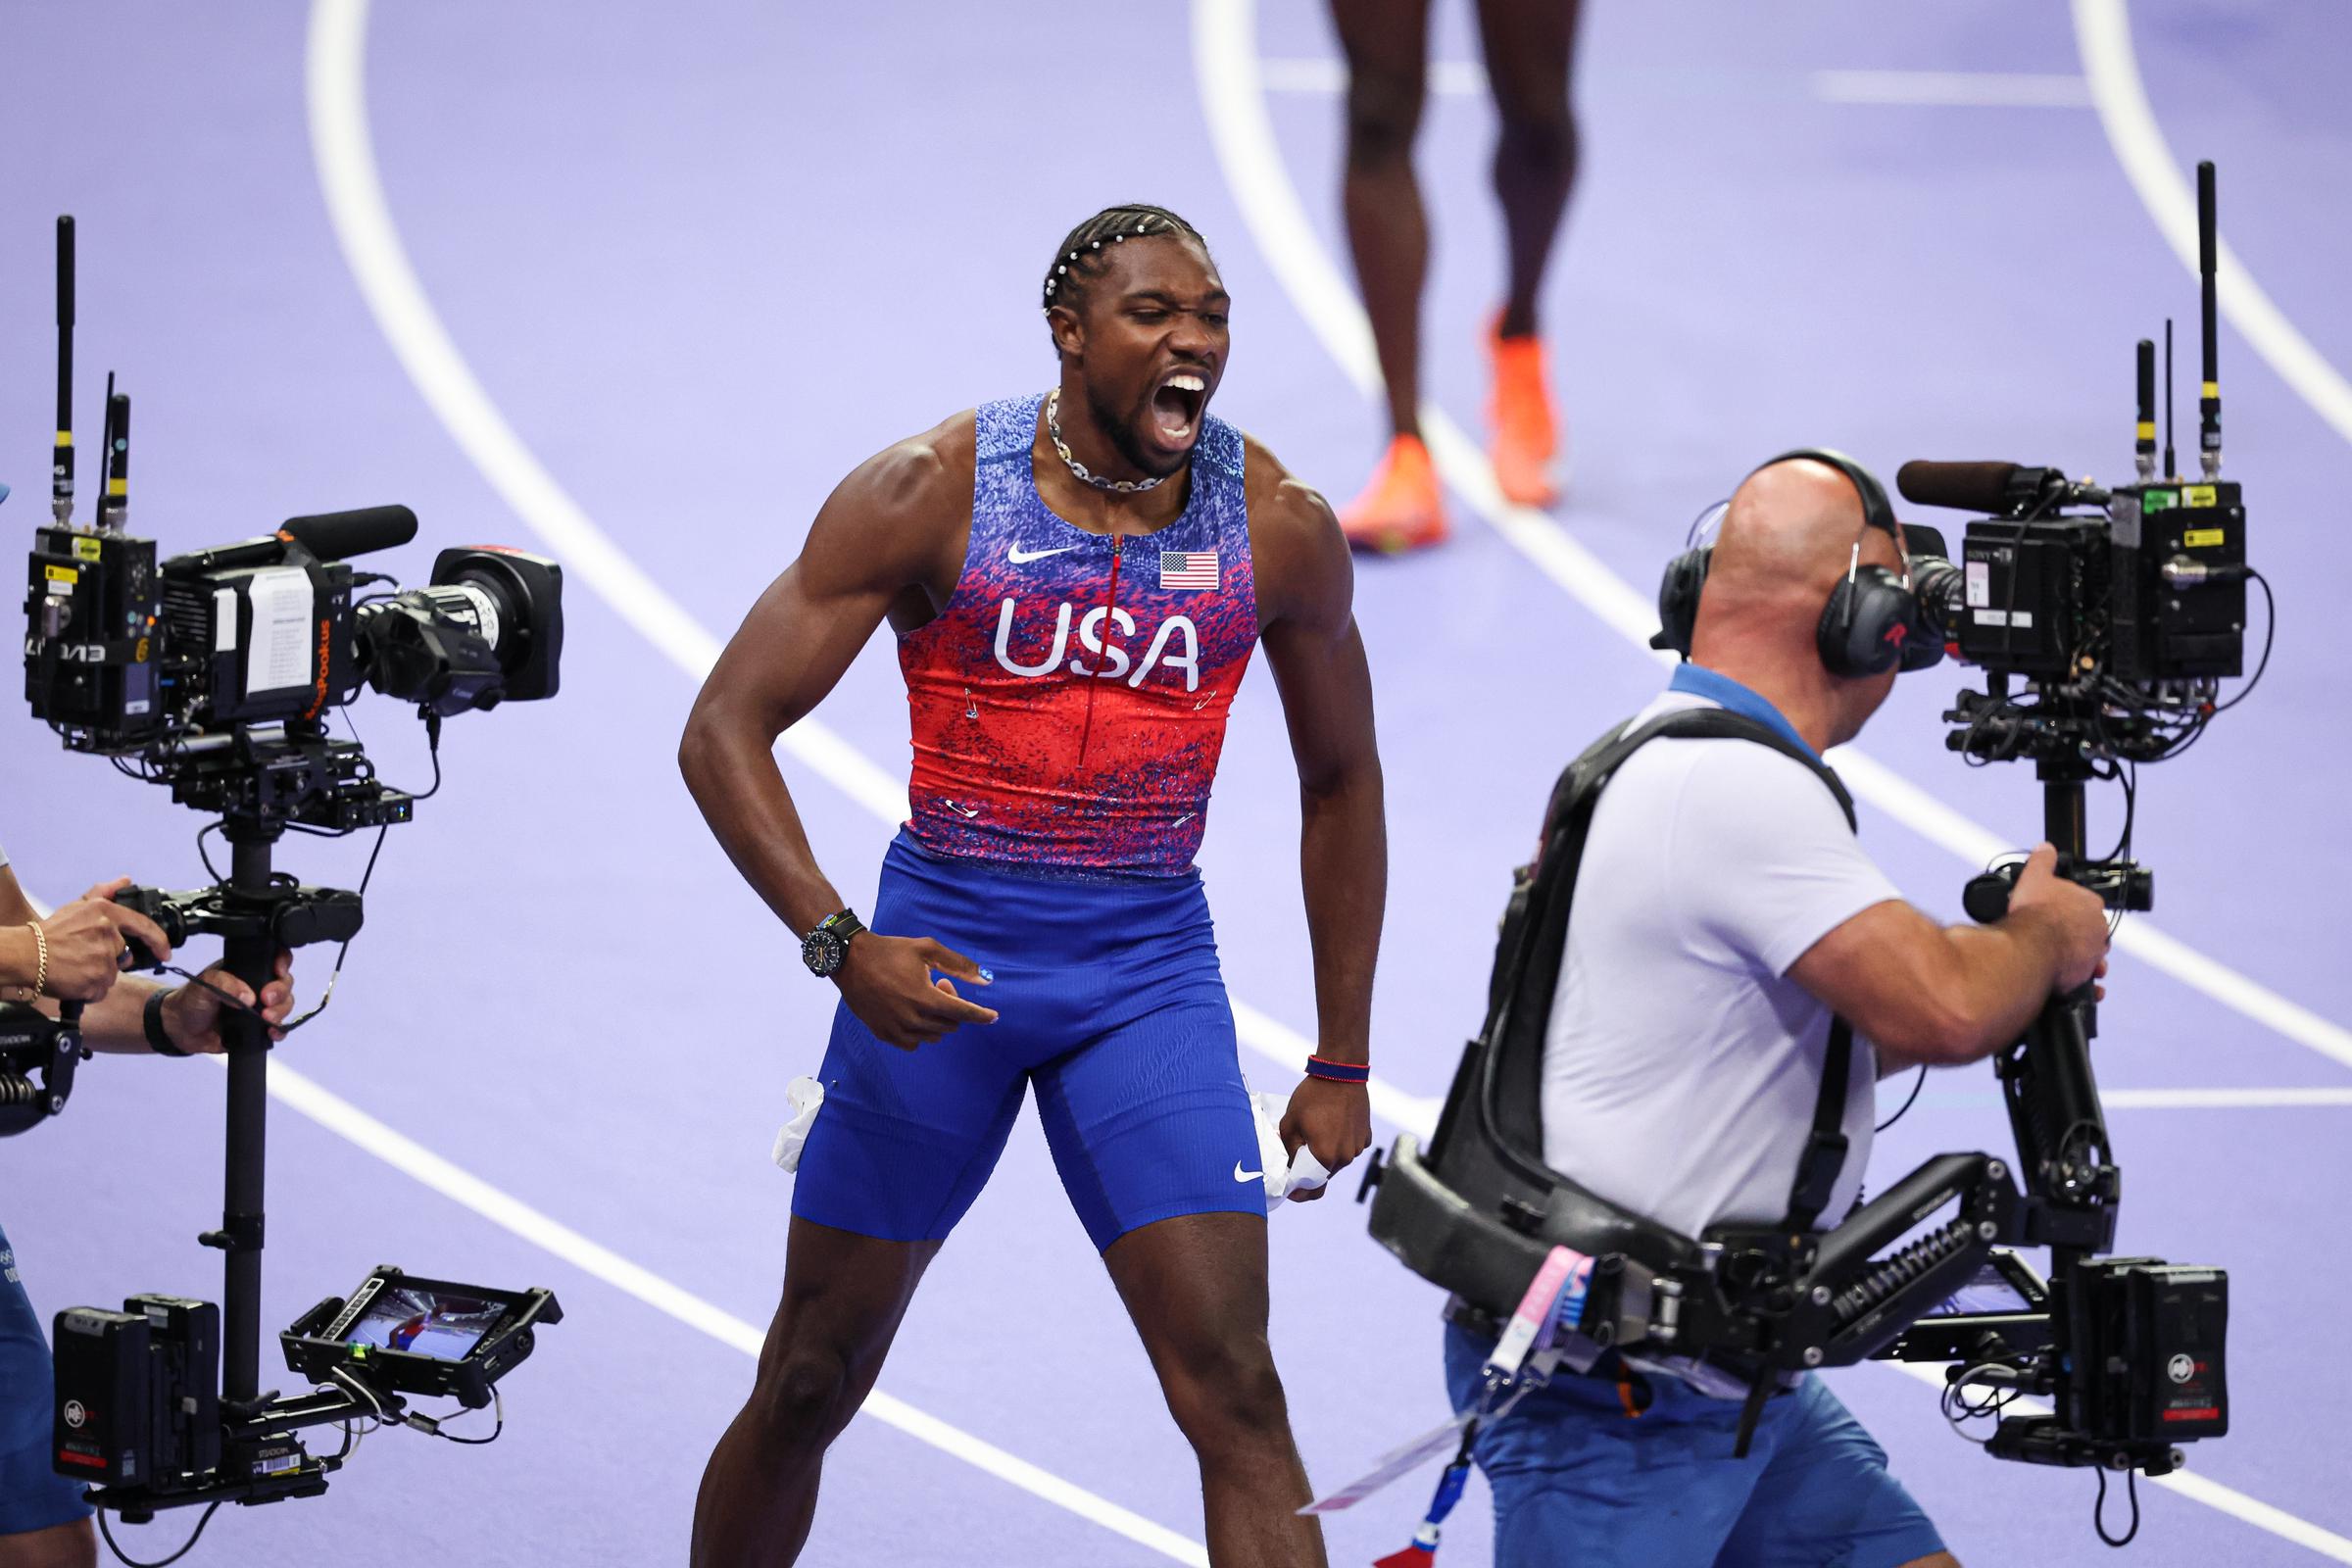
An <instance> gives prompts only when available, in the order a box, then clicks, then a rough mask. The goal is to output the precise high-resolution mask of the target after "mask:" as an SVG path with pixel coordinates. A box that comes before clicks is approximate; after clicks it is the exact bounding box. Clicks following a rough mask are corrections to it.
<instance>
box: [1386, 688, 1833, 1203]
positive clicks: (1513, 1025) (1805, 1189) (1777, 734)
mask: <svg viewBox="0 0 2352 1568" xmlns="http://www.w3.org/2000/svg"><path fill="white" fill-rule="evenodd" d="M1660 738H1665V739H1692V740H1695V739H1720V740H1744V741H1752V742H1754V743H1755V744H1757V745H1759V746H1768V747H1770V748H1771V749H1772V750H1774V751H1776V752H1779V753H1780V754H1781V755H1782V756H1784V757H1788V758H1790V759H1792V760H1795V761H1797V762H1800V763H1802V764H1803V765H1804V766H1805V768H1806V769H1807V770H1808V771H1809V772H1811V773H1812V774H1813V775H1814V776H1815V777H1817V778H1819V779H1820V780H1821V781H1822V783H1823V784H1825V785H1827V786H1828V788H1829V791H1830V793H1831V794H1832V795H1833V796H1835V797H1836V798H1837V801H1838V809H1839V810H1840V811H1842V812H1843V813H1844V814H1845V823H1846V826H1847V827H1848V828H1852V827H1854V826H1855V821H1854V802H1853V797H1852V796H1850V795H1848V794H1847V793H1846V789H1845V785H1844V784H1843V783H1842V782H1841V781H1840V780H1839V779H1838V775H1837V773H1836V772H1835V771H1833V770H1832V769H1831V768H1830V766H1829V764H1828V763H1826V762H1824V761H1822V760H1820V759H1819V758H1818V757H1815V756H1814V755H1813V754H1812V753H1811V752H1810V751H1808V750H1806V749H1805V748H1804V747H1803V746H1801V745H1799V744H1798V743H1796V742H1795V741H1792V740H1790V739H1789V737H1788V736H1787V735H1784V734H1783V733H1781V731H1780V730H1778V729H1776V728H1774V727H1773V726H1772V725H1771V724H1769V723H1766V722H1764V721H1763V720H1762V719H1760V718H1756V717H1753V716H1751V715H1749V714H1747V713H1742V712H1737V711H1731V710H1729V709H1721V708H1700V709H1686V710H1683V711H1677V712H1672V713H1664V714H1660V715H1659V716H1658V717H1656V718H1653V719H1650V720H1649V721H1647V722H1646V723H1642V724H1631V723H1629V724H1625V725H1620V726H1619V727H1618V728H1617V729H1616V730H1614V731H1612V732H1611V733H1610V734H1609V735H1607V736H1604V737H1603V738H1602V739H1601V740H1600V741H1598V742H1597V743H1595V744H1594V745H1593V747H1591V748H1590V749H1589V750H1587V751H1586V752H1585V754H1584V755H1583V756H1582V757H1579V758H1578V759H1577V760H1575V761H1573V762H1571V763H1570V764H1569V765H1568V768H1567V770H1566V771H1565V772H1564V773H1562V774H1561V775H1560V779H1559V782H1558V783H1557V784H1556V785H1555V786H1554V787H1553V789H1552V796H1551V803H1550V805H1549V807H1548V808H1547V809H1545V811H1544V837H1543V841H1542V845H1541V848H1540V850H1539V852H1538V855H1537V858H1536V860H1535V863H1534V864H1533V865H1531V866H1530V867H1528V873H1527V876H1526V878H1525V880H1524V881H1523V882H1522V884H1521V886H1520V887H1519V888H1518V889H1517V890H1515V891H1514V893H1513V895H1512V898H1511V903H1510V907H1509V908H1508V909H1507V910H1506V911H1505V913H1504V915H1503V922H1502V936H1501V940H1500V941H1499V943H1498V944H1497V946H1496V950H1495V972H1494V977H1493V979H1492V980H1491V982H1490V983H1489V987H1488V1004H1487V1021H1486V1027H1485V1028H1484V1029H1482V1030H1481V1031H1480V1035H1479V1044H1480V1045H1482V1046H1484V1047H1486V1048H1487V1050H1488V1051H1489V1052H1492V1051H1493V1050H1494V1048H1495V1047H1496V1046H1497V1045H1499V1043H1500V1042H1501V1040H1502V1037H1503V1034H1504V1031H1506V1030H1515V1029H1523V1028H1533V1029H1534V1031H1535V1032H1536V1033H1537V1034H1538V1035H1541V1034H1542V1032H1543V1026H1544V1023H1545V1022H1546V1021H1547V1020H1548V1018H1549V1016H1550V1011H1551V999H1552V996H1553V994H1554V993H1555V992H1556V990H1557V989H1558V984H1559V971H1560V965H1561V963H1562V962H1563V961H1564V959H1565V956H1566V948H1567V937H1568V918H1569V913H1570V905H1571V903H1572V901H1573V899H1574V896H1575V890H1576V873H1577V870H1578V868H1579V867H1580V866H1581V865H1582V863H1583V861H1584V857H1585V843H1586V840H1587V838H1588V837H1589V836H1590V834H1591V832H1592V827H1593V810H1594V809H1595V808H1596V807H1597V806H1598V805H1599V804H1600V793H1601V791H1602V789H1603V788H1605V787H1606V786H1607V784H1608V782H1609V780H1610V779H1612V778H1613V777H1615V776H1616V773H1617V769H1618V768H1619V767H1621V766H1623V765H1624V763H1625V760H1626V759H1627V758H1629V757H1631V756H1633V755H1634V753H1635V752H1637V751H1639V750H1640V749H1641V748H1642V747H1643V746H1644V745H1646V744H1648V743H1649V742H1650V741H1653V740H1657V739H1660ZM1531 1000H1533V1001H1535V1002H1536V1004H1537V1005H1538V1007H1539V1008H1540V1010H1539V1011H1537V1012H1535V1013H1534V1014H1533V1015H1532V1016H1529V1015H1527V1014H1525V1013H1524V1012H1523V1010H1522V1005H1523V1004H1525V1003H1527V1002H1529V1001H1531ZM1853 1054H1854V1031H1853V1027H1852V1026H1851V1025H1850V1024H1848V1023H1847V1022H1846V1021H1845V1020H1844V1019H1843V1018H1841V1017H1837V1016H1835V1015H1833V1016H1832V1018H1831V1020H1830V1034H1829V1042H1828V1049H1827V1052H1826V1054H1825V1055H1824V1057H1823V1062H1822V1080H1821V1093H1820V1096H1819V1098H1818V1099H1817V1100H1816V1101H1815V1102H1814V1105H1813V1125H1812V1128H1811V1130H1810V1131H1809V1132H1808V1134H1807V1135H1806V1138H1805V1147H1804V1151H1803V1152H1802V1153H1801V1154H1799V1155H1798V1156H1797V1162H1796V1179H1795V1182H1794V1184H1793V1185H1792V1186H1791V1188H1790V1190H1789V1212H1788V1215H1787V1218H1786V1221H1785V1224H1786V1226H1787V1228H1788V1229H1789V1230H1792V1231H1809V1230H1811V1229H1813V1227H1814V1224H1815V1222H1816V1221H1817V1220H1819V1219H1820V1217H1821V1211H1822V1209H1823V1208H1825V1207H1826V1206H1828V1204H1829V1201H1830V1194H1831V1192H1832V1191H1833V1190H1834V1189H1835V1188H1836V1187H1837V1185H1838V1171H1839V1170H1840V1169H1842V1168H1843V1166H1844V1164H1845V1155H1846V1149H1847V1140H1846V1137H1845V1132H1844V1115H1845V1094H1846V1083H1847V1080H1848V1078H1849V1077H1850V1076H1851V1073H1852V1067H1853ZM1488 1078H1489V1085H1488V1087H1491V1085H1492V1073H1491V1072H1490V1073H1489V1074H1488ZM1453 1108H1454V1107H1453V1106H1451V1105H1448V1106H1447V1109H1448V1110H1452V1109H1453ZM1446 1131H1447V1129H1446V1127H1444V1126H1442V1125H1441V1126H1440V1128H1439V1129H1438V1133H1437V1143H1439V1144H1442V1142H1443V1140H1444V1138H1445V1136H1446ZM1433 1147H1436V1145H1435V1144H1433ZM1506 1152H1507V1153H1508V1154H1511V1155H1514V1156H1519V1157H1520V1158H1521V1159H1522V1160H1524V1156H1521V1155H1520V1152H1519V1151H1516V1150H1509V1149H1508V1148H1507V1146H1506ZM1525 1164H1526V1165H1528V1166H1529V1167H1530V1168H1526V1169H1524V1170H1523V1172H1522V1174H1524V1175H1526V1176H1528V1177H1529V1178H1531V1179H1533V1180H1536V1181H1538V1182H1539V1183H1541V1184H1545V1185H1548V1184H1552V1183H1556V1182H1558V1181H1560V1180H1561V1178H1560V1176H1559V1175H1558V1173H1557V1172H1554V1171H1551V1170H1548V1169H1545V1168H1544V1167H1543V1166H1542V1165H1541V1164H1540V1163H1538V1162H1535V1161H1525Z"/></svg>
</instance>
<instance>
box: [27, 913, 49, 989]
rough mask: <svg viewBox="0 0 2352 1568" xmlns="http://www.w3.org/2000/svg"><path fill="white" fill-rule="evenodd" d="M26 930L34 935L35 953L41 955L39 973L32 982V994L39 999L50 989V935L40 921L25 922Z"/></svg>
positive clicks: (38, 966) (38, 964) (38, 965)
mask: <svg viewBox="0 0 2352 1568" xmlns="http://www.w3.org/2000/svg"><path fill="white" fill-rule="evenodd" d="M25 929H26V930H28V931H30V932H31V933H32V946H33V951H34V952H36V953H38V954H39V955H40V957H39V960H38V962H37V964H36V968H37V970H38V972H37V973H36V974H35V975H34V976H33V981H32V994H33V996H34V997H35V998H36V999H37V998H38V997H39V996H40V995H41V993H42V992H44V991H47V990H48V989H49V933H48V932H46V931H44V930H42V929H41V922H40V921H38V920H27V921H25Z"/></svg>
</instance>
